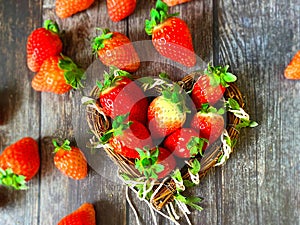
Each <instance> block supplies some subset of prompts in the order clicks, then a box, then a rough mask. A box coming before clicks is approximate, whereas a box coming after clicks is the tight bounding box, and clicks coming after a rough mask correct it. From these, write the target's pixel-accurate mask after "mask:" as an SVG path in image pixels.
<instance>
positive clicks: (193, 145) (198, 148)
mask: <svg viewBox="0 0 300 225" xmlns="http://www.w3.org/2000/svg"><path fill="white" fill-rule="evenodd" d="M205 143H208V140H207V139H205V138H199V137H192V138H191V139H190V141H189V142H188V143H187V145H186V147H187V149H188V150H189V151H190V155H191V157H195V156H196V155H197V154H198V153H199V154H200V155H201V156H202V155H203V146H204V144H205Z"/></svg>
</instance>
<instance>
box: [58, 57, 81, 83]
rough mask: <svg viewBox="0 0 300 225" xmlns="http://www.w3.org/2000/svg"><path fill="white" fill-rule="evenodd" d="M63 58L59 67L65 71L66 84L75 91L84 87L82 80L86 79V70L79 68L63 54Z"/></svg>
mask: <svg viewBox="0 0 300 225" xmlns="http://www.w3.org/2000/svg"><path fill="white" fill-rule="evenodd" d="M61 57H62V59H60V60H59V62H58V67H59V68H60V69H62V70H63V71H64V77H65V80H66V83H67V84H69V85H70V86H71V87H72V88H74V89H78V88H79V87H83V85H82V83H81V80H82V79H84V78H85V73H84V70H83V69H82V68H79V67H78V66H77V65H76V64H75V63H74V62H73V61H72V59H70V58H69V57H67V56H64V55H62V54H61Z"/></svg>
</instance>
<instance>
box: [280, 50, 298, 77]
mask: <svg viewBox="0 0 300 225" xmlns="http://www.w3.org/2000/svg"><path fill="white" fill-rule="evenodd" d="M284 76H285V77H286V78H287V79H292V80H299V79H300V51H298V52H297V53H296V55H295V56H294V57H293V59H292V60H291V62H290V63H289V65H288V66H287V67H286V68H285V71H284Z"/></svg>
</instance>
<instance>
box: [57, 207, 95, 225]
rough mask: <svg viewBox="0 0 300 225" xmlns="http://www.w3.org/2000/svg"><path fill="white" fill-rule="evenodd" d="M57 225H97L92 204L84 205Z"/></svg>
mask: <svg viewBox="0 0 300 225" xmlns="http://www.w3.org/2000/svg"><path fill="white" fill-rule="evenodd" d="M57 225H96V213H95V209H94V206H93V205H92V204H90V203H84V204H82V205H81V206H80V207H79V208H78V209H77V210H75V211H74V212H72V213H71V214H69V215H67V216H66V217H64V218H62V219H61V220H60V221H59V223H58V224H57Z"/></svg>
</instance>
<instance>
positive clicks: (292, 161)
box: [219, 0, 300, 224]
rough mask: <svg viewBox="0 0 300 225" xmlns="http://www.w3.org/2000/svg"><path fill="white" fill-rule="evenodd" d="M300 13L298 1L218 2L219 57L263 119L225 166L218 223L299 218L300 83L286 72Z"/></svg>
mask: <svg viewBox="0 0 300 225" xmlns="http://www.w3.org/2000/svg"><path fill="white" fill-rule="evenodd" d="M299 15H300V8H299V1H291V2H285V1H276V0H275V1H263V2H261V1H255V0H252V1H248V2H247V3H245V4H241V2H239V1H229V0H228V1H227V0H223V1H220V8H219V27H220V39H219V45H220V53H219V56H220V62H222V63H228V64H230V65H231V68H232V71H233V72H234V73H236V74H237V75H238V76H239V82H238V84H239V85H240V87H241V90H242V91H243V93H244V94H245V96H246V103H247V108H248V111H249V112H250V114H251V115H252V117H253V118H254V119H256V120H258V122H259V123H260V126H259V127H258V128H257V129H255V130H244V131H243V132H242V133H241V137H240V141H239V144H238V145H237V146H236V152H235V153H234V154H233V155H232V158H231V160H229V162H228V163H227V165H226V167H224V169H223V170H222V183H223V185H222V199H221V201H220V202H219V204H221V208H222V211H221V220H220V224H299V218H300V216H299V197H300V194H299V179H298V178H299V173H300V170H299V167H298V166H297V164H298V163H299V144H300V142H299V135H297V131H299V124H300V123H299V113H296V112H298V111H299V92H300V89H299V83H298V82H292V81H288V80H285V79H284V77H283V70H284V68H285V65H286V64H287V62H288V61H289V60H290V58H291V57H290V56H291V55H292V54H294V53H295V52H296V49H300V45H299V21H300V17H299ZM287 21H289V22H287Z"/></svg>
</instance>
